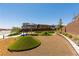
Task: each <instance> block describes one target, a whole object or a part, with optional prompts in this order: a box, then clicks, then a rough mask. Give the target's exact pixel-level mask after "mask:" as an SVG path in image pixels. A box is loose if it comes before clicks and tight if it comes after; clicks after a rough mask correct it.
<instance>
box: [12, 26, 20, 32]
mask: <svg viewBox="0 0 79 59" xmlns="http://www.w3.org/2000/svg"><path fill="white" fill-rule="evenodd" d="M20 31H21V29H20V28H19V27H13V28H12V29H11V33H18V32H20Z"/></svg>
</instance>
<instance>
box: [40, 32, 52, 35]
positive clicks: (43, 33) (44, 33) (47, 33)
mask: <svg viewBox="0 0 79 59" xmlns="http://www.w3.org/2000/svg"><path fill="white" fill-rule="evenodd" d="M39 35H41V36H51V33H49V32H42V33H40V34H39Z"/></svg>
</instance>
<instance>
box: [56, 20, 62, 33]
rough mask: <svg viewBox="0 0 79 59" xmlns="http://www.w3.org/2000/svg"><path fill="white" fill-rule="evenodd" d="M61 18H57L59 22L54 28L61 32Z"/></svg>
mask: <svg viewBox="0 0 79 59" xmlns="http://www.w3.org/2000/svg"><path fill="white" fill-rule="evenodd" d="M62 23H63V22H62V19H59V23H58V25H57V26H56V29H57V30H61V32H62V27H63V25H62Z"/></svg>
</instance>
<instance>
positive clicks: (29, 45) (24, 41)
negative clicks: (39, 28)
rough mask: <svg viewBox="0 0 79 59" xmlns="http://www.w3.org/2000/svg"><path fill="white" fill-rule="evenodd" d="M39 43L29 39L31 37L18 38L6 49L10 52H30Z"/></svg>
mask: <svg viewBox="0 0 79 59" xmlns="http://www.w3.org/2000/svg"><path fill="white" fill-rule="evenodd" d="M40 44H41V43H40V41H39V40H37V39H35V38H33V37H31V36H20V37H18V38H17V40H16V42H15V43H14V44H12V45H10V46H9V47H8V50H10V51H23V50H30V49H33V48H35V47H37V46H39V45H40Z"/></svg>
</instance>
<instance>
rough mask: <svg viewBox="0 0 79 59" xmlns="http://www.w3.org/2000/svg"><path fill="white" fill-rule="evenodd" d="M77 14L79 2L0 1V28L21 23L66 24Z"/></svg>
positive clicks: (78, 12) (18, 25)
mask: <svg viewBox="0 0 79 59" xmlns="http://www.w3.org/2000/svg"><path fill="white" fill-rule="evenodd" d="M76 14H79V4H77V3H76V4H74V3H72V4H68V3H57V4H56V3H31V4H30V3H17V4H15V3H14V4H12V3H9V4H8V3H6V4H1V3H0V28H12V27H14V26H15V27H20V26H22V23H23V22H24V23H25V22H27V23H35V24H49V25H53V24H57V23H58V22H59V19H62V21H63V24H68V23H69V22H71V21H72V18H73V17H74V16H75V15H76Z"/></svg>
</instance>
